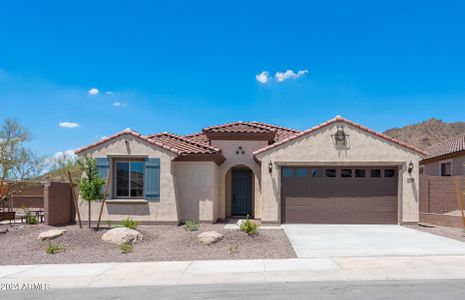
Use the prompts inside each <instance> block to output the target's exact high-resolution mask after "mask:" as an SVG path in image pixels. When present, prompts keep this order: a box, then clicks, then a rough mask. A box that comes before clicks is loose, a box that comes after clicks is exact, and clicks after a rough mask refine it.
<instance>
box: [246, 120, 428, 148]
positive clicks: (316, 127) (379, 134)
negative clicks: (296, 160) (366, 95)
mask: <svg viewBox="0 0 465 300" xmlns="http://www.w3.org/2000/svg"><path fill="white" fill-rule="evenodd" d="M336 122H343V123H346V124H348V125H351V126H353V127H355V128H358V129H361V130H363V131H366V132H368V133H371V134H373V135H375V136H377V137H379V138H382V139H384V140H387V141H389V142H391V143H394V144H397V145H400V146H402V147H404V148H407V149H409V150H411V151H414V152H417V153H419V154H421V155H426V152H425V151H423V150H421V149H420V148H417V147H415V146H411V145H409V144H407V143H405V142H402V141H399V140H397V139H395V138H392V137H390V136H388V135H385V134H383V133H380V132H377V131H374V130H372V129H369V128H367V127H365V126H362V125H360V124H357V123H355V122H352V121H350V120H347V119H344V118H343V117H341V116H336V117H335V118H334V119H331V120H329V121H326V122H324V123H321V124H320V125H317V126H315V127H312V128H309V129H307V130H304V131H301V132H299V133H297V134H295V135H292V136H289V137H287V138H285V139H283V140H281V141H279V142H277V143H274V144H271V145H269V146H267V147H264V148H262V149H259V150H257V151H255V152H254V153H253V154H254V155H257V154H260V153H263V152H266V151H268V150H270V149H273V148H276V147H278V146H280V145H283V144H286V143H288V142H290V141H293V140H295V139H298V138H300V137H302V136H306V135H309V134H311V133H313V132H315V131H317V130H320V129H322V128H325V127H327V126H329V125H331V124H334V123H336Z"/></svg>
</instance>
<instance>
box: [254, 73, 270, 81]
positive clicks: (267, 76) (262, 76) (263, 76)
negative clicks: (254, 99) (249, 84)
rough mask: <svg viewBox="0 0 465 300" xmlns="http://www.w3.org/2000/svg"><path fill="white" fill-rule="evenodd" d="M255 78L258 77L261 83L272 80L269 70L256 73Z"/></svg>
mask: <svg viewBox="0 0 465 300" xmlns="http://www.w3.org/2000/svg"><path fill="white" fill-rule="evenodd" d="M255 79H257V81H258V82H260V83H263V84H265V83H267V82H268V81H269V80H270V73H269V72H268V71H263V72H261V73H260V74H257V75H255Z"/></svg>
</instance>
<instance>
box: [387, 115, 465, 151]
mask: <svg viewBox="0 0 465 300" xmlns="http://www.w3.org/2000/svg"><path fill="white" fill-rule="evenodd" d="M464 133H465V122H454V123H446V122H443V121H441V120H438V119H434V118H433V119H429V120H427V121H423V122H421V123H417V124H412V125H407V126H405V127H401V128H391V129H388V130H386V131H385V132H384V134H386V135H389V136H392V137H393V138H396V139H398V140H401V141H404V142H406V143H408V144H410V145H413V146H417V147H418V148H421V149H425V148H427V147H429V146H431V145H434V144H437V143H440V142H443V141H445V140H448V139H451V138H453V137H456V136H458V135H461V134H464Z"/></svg>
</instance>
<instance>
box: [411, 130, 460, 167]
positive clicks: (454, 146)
mask: <svg viewBox="0 0 465 300" xmlns="http://www.w3.org/2000/svg"><path fill="white" fill-rule="evenodd" d="M426 152H427V155H426V156H425V157H424V158H423V160H422V161H421V162H420V164H421V169H422V174H423V175H429V176H457V175H465V166H464V164H465V134H464V135H460V136H458V137H455V138H452V139H450V140H447V141H445V142H442V143H439V144H436V145H433V146H431V147H429V148H427V149H426Z"/></svg>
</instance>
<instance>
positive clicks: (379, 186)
mask: <svg viewBox="0 0 465 300" xmlns="http://www.w3.org/2000/svg"><path fill="white" fill-rule="evenodd" d="M390 168H391V169H392V167H390ZM338 174H340V171H338ZM281 191H282V197H281V199H282V200H281V201H282V202H281V220H282V222H283V223H285V222H287V223H337V224H395V223H397V221H398V217H397V210H398V209H397V206H398V203H397V202H398V197H397V171H396V172H395V176H394V177H362V178H355V177H349V178H347V177H285V178H282V185H281Z"/></svg>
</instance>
